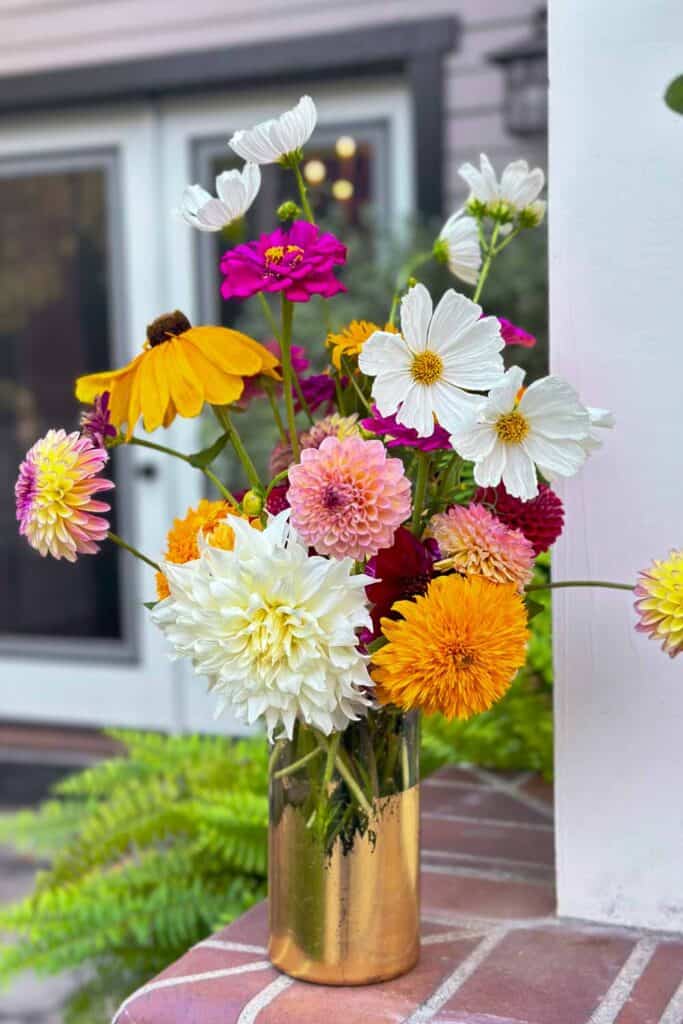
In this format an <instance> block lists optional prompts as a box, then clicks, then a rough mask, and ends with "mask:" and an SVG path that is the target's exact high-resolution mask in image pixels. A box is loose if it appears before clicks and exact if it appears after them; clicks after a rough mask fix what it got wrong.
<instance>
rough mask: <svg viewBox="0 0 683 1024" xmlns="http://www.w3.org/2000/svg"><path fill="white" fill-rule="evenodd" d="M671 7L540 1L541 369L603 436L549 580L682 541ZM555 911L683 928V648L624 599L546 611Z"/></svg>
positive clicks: (682, 152) (671, 3) (616, 567)
mask: <svg viewBox="0 0 683 1024" xmlns="http://www.w3.org/2000/svg"><path fill="white" fill-rule="evenodd" d="M682 44H683V3H681V0H656V2H655V0H550V81H551V89H550V162H549V168H550V171H549V182H550V207H551V210H550V222H549V223H550V250H551V252H550V294H551V301H550V305H551V362H552V368H553V372H554V373H557V374H559V375H561V376H563V377H566V378H567V379H568V380H570V381H571V382H572V383H573V384H575V386H576V387H577V388H578V390H579V392H580V394H581V396H582V399H583V400H584V401H585V402H586V403H587V404H591V405H601V406H607V407H609V408H611V409H612V410H613V411H614V412H615V415H616V417H617V427H616V429H615V430H614V431H603V432H602V436H603V438H604V441H605V444H604V448H603V450H602V451H601V452H598V453H597V454H596V455H594V456H593V458H592V459H591V460H590V462H589V464H588V466H587V467H586V468H585V470H584V471H583V473H582V475H581V476H580V477H578V478H575V479H573V480H569V481H567V482H566V484H564V485H563V486H562V487H561V488H559V490H560V493H561V495H562V497H563V499H564V501H565V505H566V512H567V524H566V533H565V536H564V537H563V538H562V539H561V541H560V542H559V544H558V546H557V549H556V554H555V557H554V560H553V572H554V576H555V578H556V579H563V578H564V579H566V578H581V577H592V578H601V579H614V580H623V581H632V580H634V578H635V574H636V571H637V570H638V569H639V568H640V567H644V566H646V565H647V564H648V562H649V561H650V559H651V558H652V557H653V556H659V557H664V556H666V554H667V552H668V551H669V549H670V548H671V547H672V546H676V547H680V546H681V545H683V258H682V256H681V247H682V246H683V117H681V116H676V115H675V114H673V113H672V112H671V111H670V110H669V109H668V108H667V107H666V106H665V104H664V102H663V100H662V95H663V93H664V90H665V88H666V85H667V84H668V82H669V81H670V80H671V79H672V78H674V77H675V76H676V75H678V74H680V73H681V72H683V45H682ZM554 612H555V618H554V645H555V668H556V712H555V723H556V780H557V781H556V794H557V870H558V888H559V897H558V898H559V912H560V914H563V915H570V916H576V917H584V918H589V919H593V920H596V921H609V922H614V923H623V924H628V925H640V926H645V927H651V928H660V929H667V930H683V655H681V656H680V657H679V658H678V659H677V660H675V661H671V660H670V659H669V658H668V657H667V656H666V655H664V654H663V653H662V652H661V651H660V650H659V648H658V647H657V646H656V645H655V644H654V643H653V642H652V641H650V640H648V639H646V638H644V637H642V636H640V635H637V634H636V633H635V632H634V629H633V626H634V622H635V614H634V612H633V609H632V599H631V595H630V594H628V593H622V592H618V591H607V590H601V591H585V590H573V591H559V592H556V594H555V600H554Z"/></svg>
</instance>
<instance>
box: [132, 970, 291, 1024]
mask: <svg viewBox="0 0 683 1024" xmlns="http://www.w3.org/2000/svg"><path fill="white" fill-rule="evenodd" d="M184 959H185V958H184V957H183V958H182V959H181V960H180V963H182V962H183V960H184ZM278 977H279V974H278V972H277V971H276V970H275V969H274V968H272V967H266V968H264V969H263V970H260V971H253V972H251V973H248V974H233V975H228V977H223V978H212V979H206V980H203V981H198V982H190V983H186V984H183V985H176V986H173V987H169V988H159V989H156V990H155V991H154V992H148V993H144V994H143V995H140V996H138V997H137V998H136V999H134V1000H133V1001H132V1002H131V1003H130V1005H129V1007H128V1008H127V1009H126V1010H124V1012H123V1013H122V1014H121V1016H120V1017H119V1018H118V1020H117V1024H236V1022H237V1019H238V1018H239V1015H240V1013H241V1012H242V1010H243V1009H244V1007H245V1006H246V1005H247V1003H248V1002H249V1000H250V999H253V998H254V996H255V995H257V994H258V993H259V992H261V991H262V990H263V989H264V988H265V987H266V985H270V984H271V982H273V981H275V979H276V978H278Z"/></svg>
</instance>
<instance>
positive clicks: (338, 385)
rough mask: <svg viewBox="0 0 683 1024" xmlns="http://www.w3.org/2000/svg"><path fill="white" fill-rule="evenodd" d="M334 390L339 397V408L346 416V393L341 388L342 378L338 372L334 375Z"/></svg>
mask: <svg viewBox="0 0 683 1024" xmlns="http://www.w3.org/2000/svg"><path fill="white" fill-rule="evenodd" d="M334 390H335V394H336V398H337V408H338V409H339V412H340V413H341V415H342V416H346V409H345V408H344V394H343V392H342V388H341V378H340V376H339V374H338V373H335V375H334Z"/></svg>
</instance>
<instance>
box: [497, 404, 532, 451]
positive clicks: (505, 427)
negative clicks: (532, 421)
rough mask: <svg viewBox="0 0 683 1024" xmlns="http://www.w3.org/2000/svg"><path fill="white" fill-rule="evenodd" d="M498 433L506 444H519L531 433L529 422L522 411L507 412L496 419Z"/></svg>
mask: <svg viewBox="0 0 683 1024" xmlns="http://www.w3.org/2000/svg"><path fill="white" fill-rule="evenodd" d="M496 433H497V434H498V437H499V439H500V440H501V441H502V442H503V443H504V444H519V443H520V442H521V441H523V440H524V438H525V437H526V436H527V434H528V433H529V422H528V420H527V419H526V417H525V416H523V415H522V414H521V412H517V410H514V411H513V412H506V413H505V414H504V415H503V416H499V417H498V419H497V420H496Z"/></svg>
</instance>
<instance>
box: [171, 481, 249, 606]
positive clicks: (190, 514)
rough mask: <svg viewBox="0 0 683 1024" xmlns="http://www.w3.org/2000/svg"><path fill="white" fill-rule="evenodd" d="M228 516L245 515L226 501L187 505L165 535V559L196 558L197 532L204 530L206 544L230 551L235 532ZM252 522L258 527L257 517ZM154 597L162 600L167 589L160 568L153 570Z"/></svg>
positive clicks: (182, 561) (183, 561)
mask: <svg viewBox="0 0 683 1024" xmlns="http://www.w3.org/2000/svg"><path fill="white" fill-rule="evenodd" d="M228 516H239V517H240V518H241V519H248V518H249V517H248V516H244V515H242V513H241V512H240V510H239V509H238V508H235V506H234V505H231V504H230V503H229V502H227V501H209V500H208V499H207V498H202V500H201V501H200V502H199V504H198V505H197V507H196V508H190V509H188V510H187V513H186V514H185V516H184V517H183V518H182V519H175V520H174V521H173V526H172V527H171V529H170V530H169V531H168V534H167V536H166V551H165V552H164V561H165V562H173V563H174V565H184V564H185V562H192V561H194V559H195V558H199V534H200V533H201V534H203V536H204V537H206V539H207V540H208V542H209V544H211V545H212V547H214V548H222V549H223V550H224V551H232V549H233V546H234V543H235V534H234V531H233V529H232V527H231V526H230V524H229V523H228V522H227V521H226V520H227V517H228ZM251 525H252V526H254V527H256V529H261V524H260V522H259V520H254V521H252V524H251ZM156 585H157V597H158V598H159V600H160V601H163V599H164V598H165V597H168V595H169V593H170V590H169V587H168V580H167V579H166V576H165V575H164V574H163V572H158V573H157V574H156Z"/></svg>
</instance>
